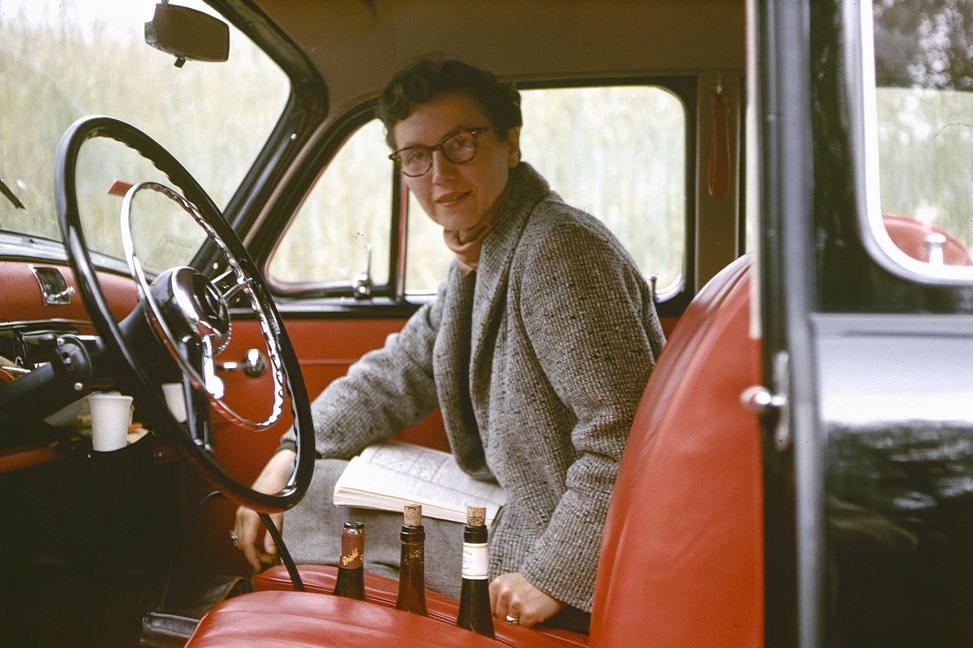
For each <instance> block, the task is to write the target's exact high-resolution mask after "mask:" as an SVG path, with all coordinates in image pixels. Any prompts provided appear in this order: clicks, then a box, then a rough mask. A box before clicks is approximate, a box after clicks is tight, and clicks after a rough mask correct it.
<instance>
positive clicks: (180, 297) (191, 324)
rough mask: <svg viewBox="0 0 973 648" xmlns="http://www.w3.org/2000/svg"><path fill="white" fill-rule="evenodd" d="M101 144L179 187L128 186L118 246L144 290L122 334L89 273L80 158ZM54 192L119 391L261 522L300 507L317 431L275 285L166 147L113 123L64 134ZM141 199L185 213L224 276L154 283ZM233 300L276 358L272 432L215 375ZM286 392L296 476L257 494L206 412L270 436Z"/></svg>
mask: <svg viewBox="0 0 973 648" xmlns="http://www.w3.org/2000/svg"><path fill="white" fill-rule="evenodd" d="M99 137H101V138H108V139H111V140H115V141H117V142H120V143H121V144H124V145H125V146H127V147H129V148H130V149H132V150H134V151H135V152H137V153H138V154H139V155H141V156H142V157H143V158H145V159H146V160H148V161H149V162H151V163H152V164H153V165H154V166H155V167H156V168H157V169H158V170H159V171H161V172H162V173H163V174H165V176H166V177H167V178H168V179H169V181H171V182H172V184H173V185H174V186H175V188H172V187H168V186H165V185H163V184H159V183H155V182H145V183H142V184H139V185H136V186H133V187H131V188H130V189H129V190H128V191H127V193H126V194H125V198H124V200H123V202H122V213H121V224H122V241H123V246H124V247H125V254H126V257H127V261H128V265H129V270H130V271H131V274H132V278H133V279H134V280H135V282H136V286H137V288H138V292H139V305H138V306H137V307H136V309H135V310H134V311H133V312H132V313H131V314H130V315H129V316H128V317H127V318H126V319H125V320H124V321H123V322H121V323H118V322H116V321H115V318H114V316H113V315H112V312H111V308H110V305H109V303H108V300H107V299H106V298H105V293H104V291H103V289H102V287H101V283H100V282H99V279H98V274H97V272H96V271H95V268H94V265H93V264H92V261H91V256H90V254H89V251H88V247H87V245H86V243H85V239H84V234H83V231H82V227H81V218H80V213H79V207H78V204H79V201H78V193H77V182H76V180H77V178H76V169H77V163H78V155H79V152H80V150H81V147H82V145H83V144H84V143H85V142H86V141H88V140H90V139H93V138H99ZM54 191H55V199H56V203H57V212H58V220H59V223H60V226H61V233H62V235H63V237H64V241H65V244H66V246H67V251H68V261H69V263H70V265H71V268H72V269H73V271H74V274H75V277H76V279H77V282H78V289H79V292H80V293H81V297H82V300H83V302H84V305H85V308H86V309H87V311H88V314H89V316H90V318H91V323H92V325H93V326H94V329H95V331H96V332H97V334H98V335H99V337H100V338H101V340H102V342H103V344H104V345H105V347H106V351H107V352H108V353H110V354H111V355H112V356H114V361H113V362H111V363H110V365H111V366H112V367H113V369H112V372H113V377H114V378H115V379H116V381H117V382H118V383H119V384H124V385H125V390H126V391H127V392H129V393H130V394H131V395H132V396H134V397H135V399H136V402H137V403H138V404H139V407H140V409H141V410H142V411H143V412H144V414H145V415H146V417H147V418H148V419H149V421H151V423H152V424H153V426H154V428H155V429H156V430H158V431H159V432H160V433H161V434H163V435H164V436H165V437H166V438H167V439H168V440H169V442H170V443H171V444H172V445H173V447H174V448H175V449H176V450H177V451H178V452H179V453H180V455H181V456H182V457H184V458H185V459H186V461H187V462H188V463H189V464H190V465H191V466H192V467H193V468H194V469H196V470H197V471H198V472H199V473H200V474H201V475H202V476H203V477H204V478H205V479H206V480H207V481H208V482H209V483H210V484H211V485H212V486H213V487H215V488H217V489H218V490H219V491H220V492H222V493H223V494H224V495H226V496H227V497H229V498H230V499H232V500H233V501H235V502H236V503H237V504H240V505H242V506H246V507H247V508H252V509H254V510H256V511H258V512H261V513H275V512H280V511H284V510H287V509H289V508H291V507H292V506H294V505H295V504H297V502H299V501H300V499H301V497H303V495H304V493H305V492H306V491H307V487H308V486H309V485H310V482H311V474H312V471H313V465H314V429H313V425H312V423H311V411H310V404H309V402H308V397H307V391H306V389H305V387H304V382H303V379H302V377H301V371H300V367H299V365H298V362H297V356H296V354H295V353H294V349H293V347H292V346H291V343H290V339H289V338H288V337H287V333H286V331H285V329H284V324H283V321H282V320H281V317H280V314H279V312H278V311H277V308H276V307H275V305H274V301H273V299H272V297H271V295H270V291H269V289H268V288H267V284H266V282H265V281H264V280H263V278H262V276H261V274H260V272H259V270H258V269H257V267H256V264H255V263H254V262H253V260H252V259H251V258H250V255H249V254H248V252H247V250H246V248H245V247H244V245H243V243H242V242H241V241H240V239H239V237H237V235H236V233H235V232H234V231H233V229H232V228H231V227H230V226H229V224H228V223H227V222H226V220H225V219H224V218H223V216H222V215H221V214H220V211H219V209H218V208H217V207H216V204H215V203H214V202H213V201H212V199H211V198H210V197H209V196H208V195H207V194H206V192H205V191H204V190H203V189H202V187H201V186H200V185H199V183H198V182H197V181H196V180H195V179H194V178H193V177H192V176H191V175H190V174H189V172H188V171H187V170H186V169H185V168H184V167H183V166H182V165H181V164H180V163H179V162H178V161H177V160H176V159H175V158H174V157H173V156H172V155H171V154H170V153H169V152H168V151H166V150H165V149H164V148H163V147H162V146H161V145H160V144H158V143H157V142H155V141H154V140H153V139H152V138H150V137H149V136H148V135H146V134H145V133H143V132H142V131H140V130H138V129H137V128H135V127H134V126H131V125H129V124H127V123H125V122H123V121H120V120H117V119H114V118H111V117H86V118H83V119H81V120H79V121H77V122H75V123H74V124H72V125H71V126H70V127H69V128H68V130H67V131H65V133H64V135H63V136H62V138H61V142H60V144H59V146H58V150H57V158H56V160H55V170H54ZM140 191H155V192H158V193H160V194H162V195H163V196H165V197H167V198H169V199H171V200H173V201H174V202H176V204H177V205H179V206H180V207H181V208H182V209H183V210H184V211H186V212H187V213H189V214H190V216H192V218H193V219H194V220H195V221H196V223H197V224H198V225H199V226H200V227H201V228H202V229H203V231H205V232H206V236H207V238H208V239H209V243H210V244H211V245H212V247H213V248H214V249H215V250H216V251H217V252H218V253H219V254H220V255H221V256H222V259H223V262H224V264H225V266H226V268H227V270H226V272H224V273H223V274H222V275H221V276H220V277H218V278H216V279H210V278H209V277H207V276H206V275H204V274H203V273H202V272H199V271H198V270H195V269H193V268H189V267H177V268H172V269H169V270H166V271H165V272H162V273H160V274H159V275H158V276H157V277H156V278H155V279H154V280H153V281H152V283H151V284H150V283H149V282H148V280H147V278H146V273H145V270H144V269H143V267H142V264H141V262H140V261H139V258H138V255H137V254H136V253H135V248H134V243H133V240H132V235H131V221H130V218H131V210H132V206H133V205H132V201H133V199H134V197H135V195H136V194H137V193H139V192H140ZM180 192H181V193H180ZM236 301H243V302H245V303H246V304H247V306H248V310H249V311H250V312H251V314H252V315H254V316H256V319H257V321H258V322H259V325H260V330H261V333H262V335H263V338H264V342H265V344H266V348H267V355H268V357H269V359H270V371H271V377H272V381H273V387H272V390H273V406H272V411H271V414H270V416H269V417H268V418H267V419H266V420H264V421H258V422H255V421H251V420H249V419H247V418H246V417H243V416H240V415H239V414H237V413H236V412H235V411H234V410H233V408H232V407H230V406H229V405H227V404H226V402H225V401H224V399H223V396H224V393H223V391H224V390H223V383H222V380H220V378H219V377H217V375H216V356H217V354H219V352H220V351H222V350H223V348H225V346H226V344H227V343H228V341H229V339H230V333H231V329H232V325H233V322H232V318H231V314H230V313H231V310H230V304H231V303H235V302H236ZM157 362H163V363H165V364H174V365H175V366H176V367H177V368H178V370H179V373H180V375H181V382H182V385H183V394H184V397H185V398H186V400H187V408H186V409H187V412H188V414H189V416H188V419H187V421H186V425H185V427H184V426H183V424H181V423H180V422H179V421H177V420H176V418H175V417H174V416H173V414H172V413H171V412H170V410H169V408H168V406H167V405H166V401H165V397H164V395H163V392H162V388H161V386H160V385H159V384H158V382H157V381H156V380H153V379H152V378H151V377H150V375H149V372H148V371H147V368H148V367H149V366H152V365H153V364H154V363H157ZM285 390H286V392H287V393H288V394H289V395H290V398H289V402H290V407H291V413H292V414H293V416H294V423H293V424H294V431H295V433H296V437H297V462H296V468H295V470H293V471H292V474H291V475H290V477H289V479H288V481H287V485H286V486H285V487H284V489H283V490H281V492H279V493H277V494H266V493H260V492H258V491H255V490H253V489H252V488H250V487H249V486H248V485H247V484H244V483H243V482H241V481H240V480H239V479H237V478H236V477H234V476H233V475H231V474H229V473H228V472H226V470H225V469H224V468H223V467H222V466H221V465H220V464H219V463H218V462H217V461H216V459H215V458H214V457H213V454H212V449H211V448H209V447H207V445H208V444H207V443H206V442H205V439H206V438H207V437H208V430H209V427H210V412H211V407H210V406H212V408H215V409H216V410H217V411H219V412H221V413H223V414H224V415H225V416H226V417H227V418H228V419H229V420H231V421H232V422H233V423H234V424H235V425H236V426H237V427H242V428H244V429H265V428H267V427H269V426H271V425H273V424H274V423H276V422H277V421H278V420H279V419H280V416H281V413H282V411H283V404H284V395H285V393H284V392H285Z"/></svg>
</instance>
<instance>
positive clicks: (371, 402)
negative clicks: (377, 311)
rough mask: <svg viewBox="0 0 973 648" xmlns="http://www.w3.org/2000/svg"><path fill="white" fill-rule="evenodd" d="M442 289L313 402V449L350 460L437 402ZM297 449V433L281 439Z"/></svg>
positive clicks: (284, 444)
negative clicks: (436, 359) (435, 368)
mask: <svg viewBox="0 0 973 648" xmlns="http://www.w3.org/2000/svg"><path fill="white" fill-rule="evenodd" d="M443 290H444V288H441V289H440V293H439V295H438V296H437V298H436V299H435V300H434V301H432V302H430V303H428V304H425V305H424V306H422V307H421V308H419V310H417V311H416V312H415V313H414V314H413V315H412V317H410V318H409V320H408V321H407V322H406V324H405V326H404V327H403V328H402V330H401V331H399V332H398V333H393V334H391V335H389V336H388V338H386V341H385V345H384V346H383V347H382V348H380V349H376V350H374V351H370V352H368V353H366V354H365V355H364V356H362V357H361V359H360V360H358V361H357V362H356V363H354V364H353V365H352V366H351V367H350V368H349V370H348V373H347V374H346V375H345V376H343V377H341V378H338V379H337V380H335V381H333V382H332V383H331V384H330V385H328V386H327V387H326V388H325V389H324V391H322V392H321V394H320V395H318V397H317V398H315V399H314V401H313V402H312V403H311V416H312V420H313V422H314V436H315V450H316V451H317V453H318V454H319V455H320V456H322V457H330V458H336V459H348V458H350V457H352V456H354V455H356V454H357V453H358V452H360V451H361V450H362V449H364V448H365V447H366V446H368V445H370V444H372V443H378V442H380V441H382V440H384V439H387V438H388V437H389V436H391V435H392V434H395V433H396V432H398V431H400V430H403V429H406V428H408V427H411V426H413V425H415V424H417V423H419V422H420V421H421V420H422V419H423V418H425V416H426V415H427V414H429V413H430V412H431V411H433V410H434V409H435V408H436V407H437V406H438V401H437V397H436V385H435V381H434V379H433V369H432V349H433V344H434V341H435V337H436V331H437V330H438V328H439V322H440V318H441V311H442V306H441V304H442V297H443ZM281 446H282V447H291V448H293V447H294V433H293V430H289V431H288V432H287V433H285V434H284V436H283V437H282V438H281Z"/></svg>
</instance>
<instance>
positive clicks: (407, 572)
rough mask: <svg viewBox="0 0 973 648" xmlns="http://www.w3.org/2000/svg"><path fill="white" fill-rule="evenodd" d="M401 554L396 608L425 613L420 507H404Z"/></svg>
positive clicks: (412, 505)
mask: <svg viewBox="0 0 973 648" xmlns="http://www.w3.org/2000/svg"><path fill="white" fill-rule="evenodd" d="M403 513H404V520H403V525H402V533H401V534H400V535H399V539H400V540H401V541H402V555H401V559H400V561H399V598H398V599H397V600H396V602H395V607H397V608H398V609H400V610H405V611H406V612H414V613H416V614H423V615H424V614H425V613H426V583H425V581H426V558H425V551H424V546H423V544H424V543H425V540H426V531H425V529H423V528H422V505H421V504H407V505H406V506H405V509H404V512H403Z"/></svg>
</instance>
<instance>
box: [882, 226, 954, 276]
mask: <svg viewBox="0 0 973 648" xmlns="http://www.w3.org/2000/svg"><path fill="white" fill-rule="evenodd" d="M882 221H883V222H884V223H885V229H886V230H887V231H888V233H889V237H890V238H891V239H892V242H893V243H895V245H896V246H898V248H899V249H900V250H902V251H903V252H905V253H906V254H908V255H909V256H911V257H912V258H913V259H916V260H918V261H926V262H928V261H929V243H928V239H929V237H930V236H931V235H938V236H939V237H941V238H940V245H941V249H942V252H943V257H942V263H943V265H973V260H971V259H970V253H969V251H968V250H967V249H966V247H965V246H964V245H963V244H962V243H960V242H959V240H957V239H956V237H954V236H952V235H951V234H949V233H948V232H944V231H943V230H941V229H939V228H938V227H934V226H932V225H927V224H925V223H921V222H919V221H917V220H915V219H914V218H909V217H908V216H898V215H896V214H884V215H883V216H882Z"/></svg>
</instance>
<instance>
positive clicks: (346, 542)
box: [341, 533, 365, 569]
mask: <svg viewBox="0 0 973 648" xmlns="http://www.w3.org/2000/svg"><path fill="white" fill-rule="evenodd" d="M364 557H365V556H364V554H363V552H362V537H361V535H359V534H352V533H342V534H341V567H343V568H345V569H358V568H360V567H361V566H362V565H363V564H364Z"/></svg>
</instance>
